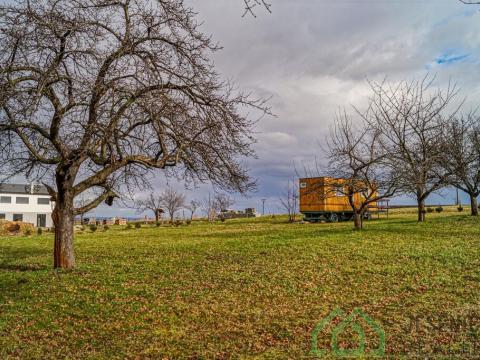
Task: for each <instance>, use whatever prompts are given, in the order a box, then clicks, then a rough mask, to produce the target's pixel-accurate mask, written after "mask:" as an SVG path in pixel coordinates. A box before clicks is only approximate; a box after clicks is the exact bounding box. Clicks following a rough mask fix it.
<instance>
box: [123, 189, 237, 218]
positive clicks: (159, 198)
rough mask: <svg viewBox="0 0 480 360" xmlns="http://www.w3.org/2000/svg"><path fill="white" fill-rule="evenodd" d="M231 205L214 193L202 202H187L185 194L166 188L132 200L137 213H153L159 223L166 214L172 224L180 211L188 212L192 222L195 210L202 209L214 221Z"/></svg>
mask: <svg viewBox="0 0 480 360" xmlns="http://www.w3.org/2000/svg"><path fill="white" fill-rule="evenodd" d="M233 204H234V200H233V199H232V198H230V197H229V196H227V195H226V194H222V193H215V194H214V195H213V196H212V195H211V194H210V193H209V194H208V196H207V197H206V198H205V199H204V200H203V201H199V200H195V199H192V200H190V201H187V200H186V196H185V194H183V193H182V192H180V191H178V190H175V189H173V188H172V187H167V188H165V189H164V190H163V191H162V192H160V193H155V192H152V193H150V194H148V195H147V196H145V197H141V198H139V199H136V200H134V202H133V207H134V208H135V209H137V212H138V213H145V212H151V213H153V214H154V216H155V221H160V219H161V216H162V214H163V213H166V214H167V216H168V219H169V220H170V222H171V223H173V221H174V219H175V215H176V214H177V213H178V212H179V211H180V210H182V209H185V210H188V211H189V213H190V215H189V216H190V220H193V217H194V216H195V214H196V212H197V210H199V209H202V210H203V211H204V214H205V216H206V218H207V219H208V220H209V221H214V220H215V219H216V218H217V216H219V215H220V216H221V215H222V213H223V212H224V211H225V210H228V208H229V207H230V206H232V205H233Z"/></svg>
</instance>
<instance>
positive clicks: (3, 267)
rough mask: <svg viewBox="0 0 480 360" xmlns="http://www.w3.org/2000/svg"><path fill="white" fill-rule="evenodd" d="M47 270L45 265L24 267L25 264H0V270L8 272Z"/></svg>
mask: <svg viewBox="0 0 480 360" xmlns="http://www.w3.org/2000/svg"><path fill="white" fill-rule="evenodd" d="M47 269H49V268H48V267H47V266H45V265H25V264H0V270H9V271H19V272H26V271H43V270H47Z"/></svg>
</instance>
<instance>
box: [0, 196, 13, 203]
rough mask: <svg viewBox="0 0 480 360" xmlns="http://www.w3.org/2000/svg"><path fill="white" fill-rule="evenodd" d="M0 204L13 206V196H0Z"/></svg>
mask: <svg viewBox="0 0 480 360" xmlns="http://www.w3.org/2000/svg"><path fill="white" fill-rule="evenodd" d="M0 203H1V204H11V203H12V197H11V196H0Z"/></svg>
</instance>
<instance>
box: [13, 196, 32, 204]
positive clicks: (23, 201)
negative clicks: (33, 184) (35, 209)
mask: <svg viewBox="0 0 480 360" xmlns="http://www.w3.org/2000/svg"><path fill="white" fill-rule="evenodd" d="M29 200H30V199H29V198H28V197H24V196H17V199H16V203H17V204H28V203H29V202H30V201H29Z"/></svg>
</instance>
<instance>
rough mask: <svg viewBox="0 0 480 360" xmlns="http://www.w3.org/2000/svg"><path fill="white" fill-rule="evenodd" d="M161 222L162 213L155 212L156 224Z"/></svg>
mask: <svg viewBox="0 0 480 360" xmlns="http://www.w3.org/2000/svg"><path fill="white" fill-rule="evenodd" d="M159 221H160V212H159V211H158V209H157V210H155V222H159Z"/></svg>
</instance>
